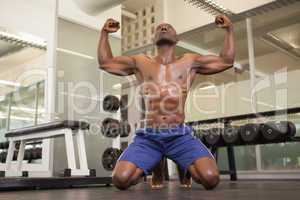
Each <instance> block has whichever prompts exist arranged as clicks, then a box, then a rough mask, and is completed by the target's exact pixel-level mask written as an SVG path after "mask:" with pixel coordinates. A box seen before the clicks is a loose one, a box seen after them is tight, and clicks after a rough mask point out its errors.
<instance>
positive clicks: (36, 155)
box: [30, 148, 42, 160]
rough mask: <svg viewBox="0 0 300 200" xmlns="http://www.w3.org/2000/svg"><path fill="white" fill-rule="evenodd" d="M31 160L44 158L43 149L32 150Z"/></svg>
mask: <svg viewBox="0 0 300 200" xmlns="http://www.w3.org/2000/svg"><path fill="white" fill-rule="evenodd" d="M30 158H31V160H37V159H41V158H42V148H34V149H31V157H30Z"/></svg>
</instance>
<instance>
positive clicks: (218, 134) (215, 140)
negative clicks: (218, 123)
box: [204, 128, 225, 146]
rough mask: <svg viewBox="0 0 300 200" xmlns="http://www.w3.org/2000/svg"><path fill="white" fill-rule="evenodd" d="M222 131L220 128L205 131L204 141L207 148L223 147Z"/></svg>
mask: <svg viewBox="0 0 300 200" xmlns="http://www.w3.org/2000/svg"><path fill="white" fill-rule="evenodd" d="M223 132H224V129H222V128H212V129H209V130H207V131H205V134H204V141H205V143H206V144H207V145H209V146H221V145H224V144H225V142H224V140H223V138H222V134H223Z"/></svg>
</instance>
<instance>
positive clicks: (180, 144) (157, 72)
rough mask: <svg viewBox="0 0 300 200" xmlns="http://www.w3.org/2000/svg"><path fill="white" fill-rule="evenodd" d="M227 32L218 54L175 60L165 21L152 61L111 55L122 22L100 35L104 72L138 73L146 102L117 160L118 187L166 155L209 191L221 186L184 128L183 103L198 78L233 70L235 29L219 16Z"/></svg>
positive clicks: (170, 30)
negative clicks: (133, 133) (142, 116)
mask: <svg viewBox="0 0 300 200" xmlns="http://www.w3.org/2000/svg"><path fill="white" fill-rule="evenodd" d="M216 23H217V25H218V26H219V27H221V28H223V29H224V30H225V32H226V33H225V41H224V46H223V49H222V50H221V53H220V55H219V56H215V55H199V54H194V53H186V54H184V55H182V56H181V57H179V58H177V57H176V56H175V48H176V43H177V42H178V36H177V34H176V31H175V29H174V28H173V27H172V26H171V25H170V24H167V23H162V24H160V25H159V26H158V27H157V28H156V33H155V38H154V43H155V45H156V46H157V50H158V55H157V56H156V57H155V58H150V57H148V56H146V55H143V54H139V55H133V56H118V57H114V56H113V55H112V52H111V49H110V45H109V40H108V35H109V33H113V32H116V31H118V30H119V23H118V22H116V21H114V20H112V19H109V20H108V21H107V22H106V24H105V25H104V27H103V29H102V31H101V37H100V41H99V47H98V60H99V65H100V68H101V69H102V70H105V71H106V72H109V73H111V74H115V75H119V76H127V75H133V74H134V75H135V76H136V78H137V80H138V83H139V86H138V90H139V94H140V95H142V97H143V99H144V102H145V108H146V109H145V110H146V112H145V119H144V124H143V126H142V127H143V128H141V129H139V130H137V132H136V137H135V139H134V141H133V143H131V144H130V145H129V147H128V148H127V149H126V150H125V151H124V153H123V154H122V155H121V157H120V158H119V160H118V162H117V165H116V167H115V170H114V172H113V183H114V185H115V186H116V187H117V188H119V189H122V190H124V189H127V188H129V187H130V186H131V185H134V184H136V183H137V182H138V181H139V179H140V178H141V177H142V176H143V175H145V174H148V173H150V172H151V171H152V170H153V169H154V167H155V166H156V165H157V164H158V163H159V162H160V161H161V159H162V157H164V156H165V157H167V158H169V159H171V160H173V161H174V162H176V163H177V164H178V165H179V166H180V167H181V168H182V169H184V170H188V171H189V172H190V174H191V176H192V179H193V180H194V182H196V183H199V184H202V185H203V186H204V187H205V188H206V189H213V188H215V187H216V186H217V184H218V183H219V172H218V168H217V165H216V162H215V160H214V158H213V157H212V155H211V153H210V152H209V150H208V149H207V148H206V147H205V146H204V145H203V144H202V143H201V142H200V141H199V140H197V139H195V138H194V137H193V136H192V135H191V133H192V128H191V127H189V126H186V125H184V119H185V113H184V107H185V101H186V98H187V94H188V91H189V89H190V88H191V85H192V82H193V81H194V79H195V77H196V76H197V74H204V75H205V74H215V73H219V72H222V71H224V70H227V69H229V68H231V67H232V66H233V62H234V56H235V47H234V36H233V25H232V23H231V21H230V20H229V19H228V18H227V17H226V16H224V15H222V16H218V17H217V18H216Z"/></svg>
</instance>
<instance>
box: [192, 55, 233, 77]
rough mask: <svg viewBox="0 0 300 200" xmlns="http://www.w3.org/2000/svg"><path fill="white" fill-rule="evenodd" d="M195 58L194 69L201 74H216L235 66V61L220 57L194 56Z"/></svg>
mask: <svg viewBox="0 0 300 200" xmlns="http://www.w3.org/2000/svg"><path fill="white" fill-rule="evenodd" d="M193 57H194V58H193V69H194V70H195V71H196V72H197V73H199V74H215V73H219V72H222V71H225V70H227V69H229V68H231V67H232V66H233V60H231V59H228V60H226V59H224V58H222V57H220V56H215V55H207V56H201V55H194V56H193Z"/></svg>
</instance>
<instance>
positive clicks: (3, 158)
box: [0, 151, 7, 163]
mask: <svg viewBox="0 0 300 200" xmlns="http://www.w3.org/2000/svg"><path fill="white" fill-rule="evenodd" d="M6 156H7V152H5V151H3V152H1V153H0V162H1V163H5V162H6Z"/></svg>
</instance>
